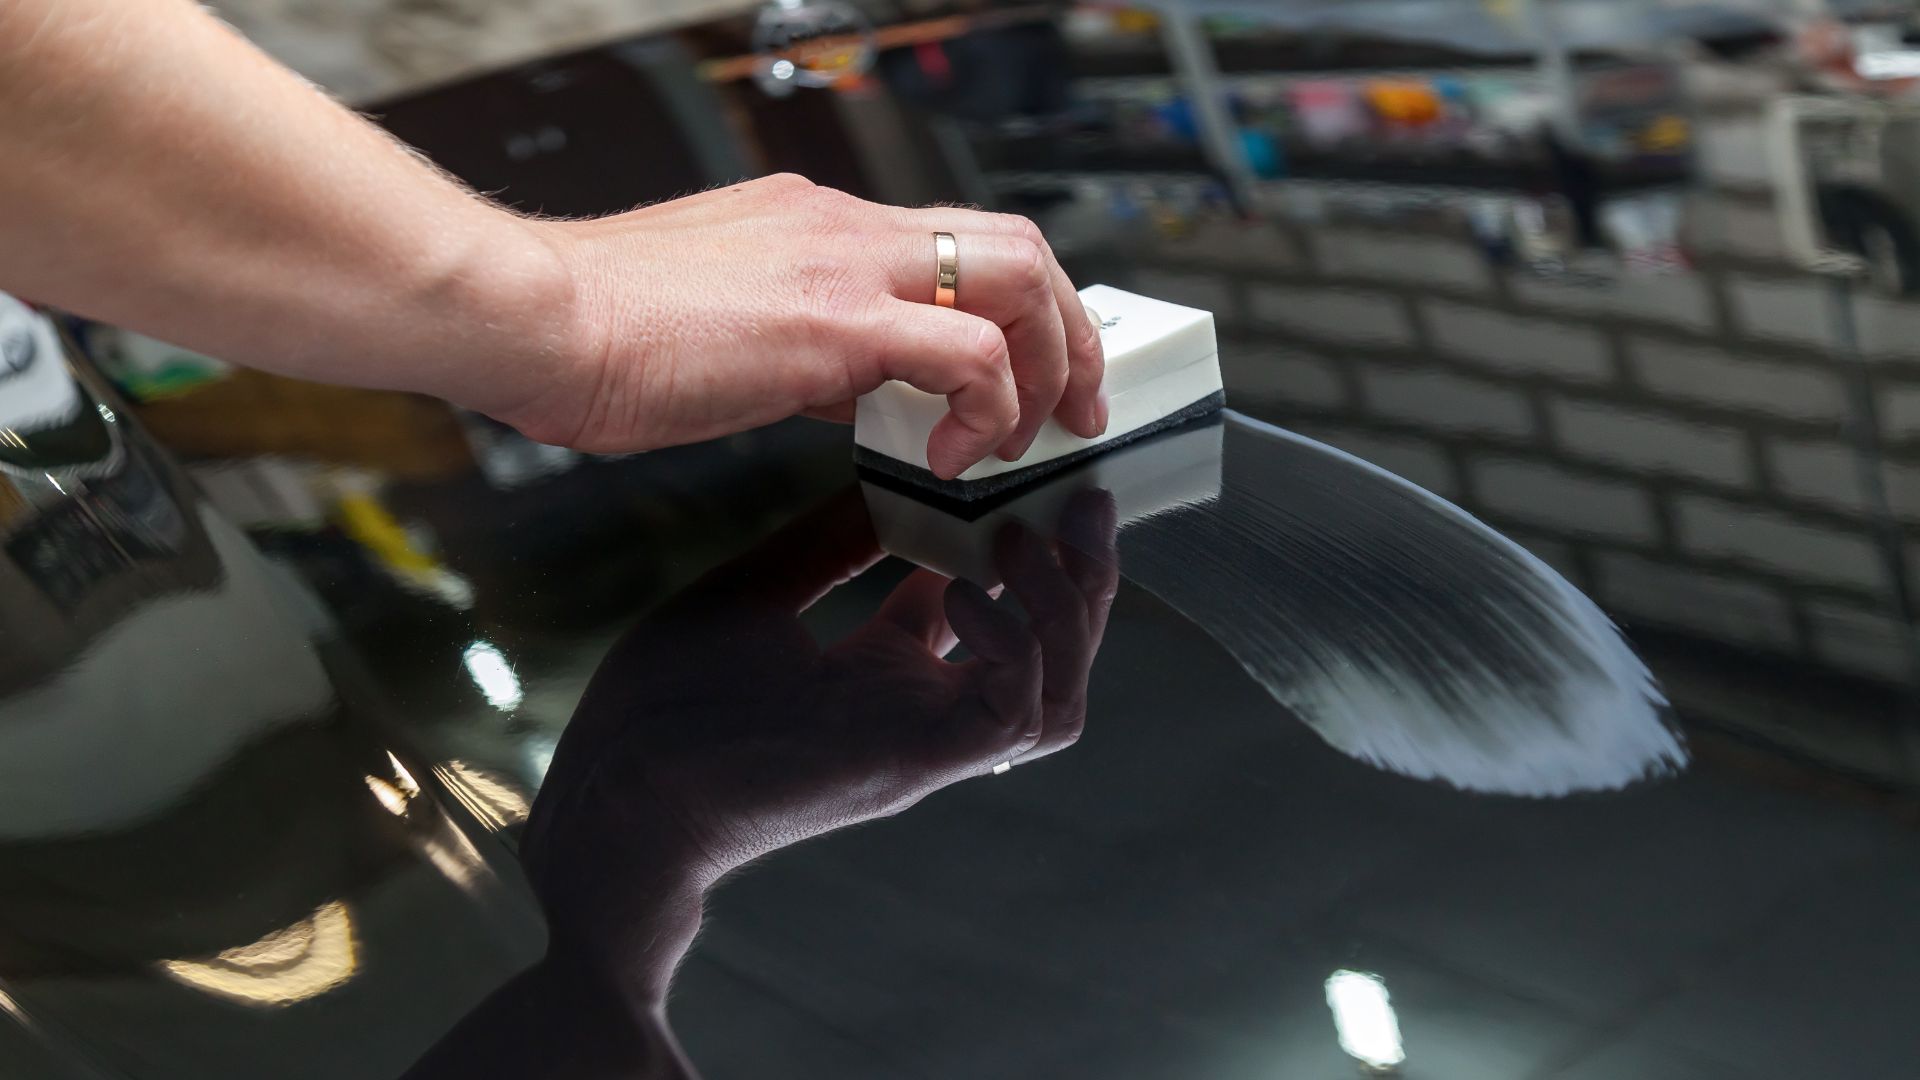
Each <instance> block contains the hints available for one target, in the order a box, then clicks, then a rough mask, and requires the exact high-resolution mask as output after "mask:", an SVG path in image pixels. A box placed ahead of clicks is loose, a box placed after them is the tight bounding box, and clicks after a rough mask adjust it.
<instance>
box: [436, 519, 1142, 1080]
mask: <svg viewBox="0 0 1920 1080" xmlns="http://www.w3.org/2000/svg"><path fill="white" fill-rule="evenodd" d="M1116 528H1117V525H1116V523H1115V513H1114V506H1113V500H1112V497H1111V496H1109V495H1108V494H1107V493H1106V492H1103V491H1088V492H1083V493H1081V494H1080V495H1079V496H1076V498H1075V500H1074V501H1073V502H1071V503H1069V504H1068V507H1067V510H1066V512H1065V513H1064V515H1063V519H1062V521H1061V523H1060V534H1061V537H1062V539H1061V541H1060V542H1058V543H1055V544H1048V543H1046V542H1044V541H1042V540H1041V539H1040V538H1039V537H1037V536H1035V535H1034V534H1033V533H1032V532H1031V531H1029V530H1026V529H1024V528H1021V527H1018V526H1016V527H1014V528H1013V529H1011V530H1010V531H1008V532H1006V533H1004V534H1002V535H1001V536H1000V537H999V542H998V545H997V550H996V552H995V559H996V562H997V564H998V566H999V568H1000V571H1001V574H1002V576H1003V578H1004V580H1005V587H1006V589H1007V590H1008V591H1010V592H1011V593H1012V594H1013V595H1014V597H1015V598H1016V599H1018V600H1019V602H1020V606H1021V607H1022V608H1023V609H1024V611H1025V617H1024V618H1023V617H1021V616H1019V615H1015V614H1014V613H1013V612H1012V611H1009V610H1007V609H1006V608H1004V607H1002V606H1000V605H999V604H996V603H995V602H994V601H993V600H992V599H991V598H990V597H989V596H988V595H987V593H986V592H984V591H983V590H982V589H981V588H980V587H979V586H977V585H972V584H968V583H965V582H950V581H948V580H947V579H946V578H944V577H940V576H938V575H936V574H933V573H930V572H928V571H925V570H919V571H915V572H914V573H912V574H910V575H908V577H907V579H906V580H905V581H903V582H901V584H900V585H899V586H898V587H896V588H895V589H894V590H893V592H892V593H891V594H890V595H889V596H888V597H887V598H886V600H885V601H884V602H883V603H882V604H881V605H880V608H879V610H878V611H877V612H875V613H874V615H873V617H872V618H870V619H868V620H867V621H866V622H865V623H863V624H861V625H860V626H859V627H858V628H857V629H855V630H854V631H853V632H852V633H850V634H848V635H847V636H846V637H844V638H842V639H841V640H840V641H838V642H836V643H835V644H832V645H829V646H826V647H824V648H823V647H821V646H820V645H819V644H818V643H816V642H815V641H814V639H813V636H812V635H811V634H809V633H808V632H807V629H806V627H805V626H804V625H803V624H802V622H801V619H800V616H801V613H803V612H804V611H806V610H807V608H809V607H810V606H812V605H813V603H814V602H815V601H817V600H819V599H820V598H821V597H823V596H825V595H826V594H827V593H829V592H831V591H832V590H833V589H834V588H836V587H837V586H839V585H841V584H844V583H845V582H847V581H848V580H849V579H851V578H853V577H855V576H857V575H859V574H860V573H861V572H862V571H864V570H866V569H867V568H868V567H870V566H872V565H873V564H874V563H875V562H877V561H879V559H880V554H881V553H880V547H879V543H878V541H877V540H876V539H875V538H874V534H873V528H872V525H871V524H870V523H869V521H868V519H867V514H866V510H865V508H864V507H863V506H862V505H861V501H860V498H859V495H858V492H857V491H850V492H848V493H847V494H846V495H843V496H839V497H836V498H835V499H833V500H831V501H830V502H828V503H827V504H826V505H824V506H822V507H821V508H819V509H818V510H816V511H814V512H813V513H811V514H809V515H807V516H806V517H804V518H802V519H800V520H799V521H797V522H795V523H794V524H792V525H790V526H788V527H787V528H786V529H784V530H783V531H781V532H780V533H779V534H777V535H775V536H774V537H772V538H771V539H770V540H768V541H767V542H766V543H764V544H762V545H761V546H760V547H758V548H756V549H755V550H753V551H751V552H749V553H748V554H746V555H744V556H742V557H740V558H739V559H736V560H734V561H733V562H731V563H729V564H727V565H726V566H723V567H721V568H719V569H718V570H715V571H714V572H712V573H711V574H708V575H707V576H706V577H705V578H702V579H701V580H700V581H699V582H697V583H695V584H694V586H693V587H692V588H690V589H688V590H687V591H686V592H684V593H681V594H680V595H679V596H677V597H675V598H674V599H672V600H670V601H668V602H667V603H666V605H665V606H663V607H662V608H661V609H660V610H659V611H657V612H655V613H654V614H653V615H651V616H649V617H648V618H647V619H646V620H645V621H644V622H642V623H641V624H640V625H639V626H637V627H635V628H634V629H633V630H632V631H631V632H630V633H628V634H627V635H626V637H624V638H622V639H621V640H620V642H619V643H618V644H616V645H615V646H614V648H613V650H612V651H611V652H610V653H608V655H607V657H606V659H605V660H604V661H602V663H601V665H600V669H599V671H597V672H596V673H595V674H594V677H593V681H592V682H591V683H590V684H589V685H588V687H587V692H586V694H585V695H584V696H583V697H582V698H581V700H580V707H579V709H578V710H577V711H576V712H575V714H574V718H573V722H572V723H571V724H570V725H568V727H567V731H566V734H565V735H564V736H563V737H562V738H561V740H560V746H559V748H558V749H557V751H556V752H555V754H554V759H553V765H552V767H551V768H550V769H549V770H548V773H547V779H546V783H545V784H544V785H543V786H542V788H541V790H540V796H539V798H538V799H537V800H536V801H535V803H534V808H533V816H532V817H531V819H530V820H529V821H528V822H527V831H526V833H525V835H524V836H523V838H522V841H521V855H522V858H523V859H524V861H525V864H526V867H527V874H528V876H529V878H530V879H531V880H532V882H533V885H534V888H535V890H536V891H537V892H538V893H539V894H540V899H541V902H542V903H543V904H544V905H545V907H546V910H547V921H548V926H549V929H550V931H551V933H550V941H549V944H548V949H547V956H546V959H545V960H543V961H542V962H541V963H540V964H538V965H536V966H535V967H533V968H531V969H529V970H528V971H526V972H524V973H522V974H521V975H520V976H519V977H517V978H516V979H515V980H514V981H512V982H510V983H508V984H507V985H506V986H504V987H502V988H501V989H499V990H498V991H496V992H495V993H494V994H493V995H492V996H491V997H489V998H488V999H487V1001H486V1002H485V1003H484V1004H483V1005H481V1006H480V1008H478V1009H476V1010H474V1011H473V1012H472V1013H470V1014H468V1016H467V1017H466V1018H465V1019H463V1020H462V1021H461V1022H460V1023H459V1024H458V1025H457V1026H456V1027H455V1028H454V1029H453V1030H452V1031H451V1032H449V1033H448V1034H447V1035H446V1036H445V1037H444V1038H442V1039H441V1040H440V1042H439V1043H438V1044H437V1045H435V1046H434V1047H433V1049H431V1050H430V1051H428V1053H427V1054H426V1055H425V1056H424V1057H422V1058H421V1059H420V1060H419V1061H418V1062H416V1063H415V1065H414V1067H413V1069H412V1070H411V1071H410V1072H409V1073H408V1080H437V1078H439V1077H456V1076H458V1077H465V1076H473V1075H476V1074H478V1075H487V1076H519V1075H540V1076H559V1077H602V1076H606V1077H612V1076H620V1077H629V1078H647V1080H685V1078H689V1077H692V1076H693V1075H694V1072H693V1067H692V1066H691V1065H690V1064H689V1063H688V1062H687V1061H686V1059H685V1057H684V1056H683V1055H682V1054H681V1052H680V1049H679V1047H678V1045H677V1044H676V1043H675V1041H674V1038H673V1034H672V1032H671V1031H670V1030H669V1029H668V1028H667V1026H666V1018H665V1014H664V1002H665V1000H666V994H667V988H668V983H669V981H670V979H671V978H672V973H673V969H674V966H675V965H676V964H677V963H678V962H679V960H680V956H681V954H682V953H684V952H685V951H686V949H687V947H688V945H690V944H691V943H692V941H693V937H694V934H695V933H696V932H697V931H698V930H699V927H700V903H701V898H702V895H703V894H704V893H705V891H706V889H707V888H708V887H709V886H710V885H712V884H713V882H714V881H715V880H716V879H717V878H719V876H720V875H721V874H724V873H725V872H726V871H728V870H730V869H732V868H734V867H736V866H739V865H741V864H742V863H744V862H746V861H747V860H749V859H752V858H754V857H755V856H757V855H761V854H764V853H766V852H769V851H772V850H774V849H776V848H780V847H784V846H785V845H787V844H792V843H797V842H798V841H801V840H804V839H806V838H808V837H810V836H817V835H819V834H820V833H823V832H827V831H829V830H831V829H836V828H839V827H840V826H843V825H849V824H852V823H854V822H857V821H863V820H866V819H869V818H873V817H877V816H880V815H883V814H889V813H893V812H896V811H898V810H901V809H904V808H905V807H907V806H910V805H912V804H913V803H915V802H917V801H918V800H920V799H921V798H923V797H925V796H926V795H928V794H929V793H931V792H933V791H936V790H938V789H939V788H941V787H943V786H945V785H947V784H950V783H952V782H954V781H955V780H959V779H961V778H963V777H967V776H973V775H976V774H978V773H981V772H985V771H987V770H989V769H991V768H992V767H993V766H994V765H996V764H998V763H999V762H1002V761H1007V760H1010V759H1012V758H1015V757H1018V758H1019V759H1020V760H1021V761H1022V762H1026V761H1031V760H1033V759H1035V758H1038V757H1041V756H1043V755H1045V754H1049V753H1052V752H1053V751H1055V750H1059V749H1061V748H1063V747H1066V746H1068V745H1071V744H1072V743H1073V741H1074V740H1075V739H1077V738H1079V736H1080V730H1081V727H1082V725H1083V724H1084V722H1085V719H1086V692H1087V673H1088V669H1089V668H1090V667H1091V666H1092V664H1093V656H1094V653H1095V652H1096V651H1097V650H1098V649H1099V647H1100V639H1101V636H1102V635H1103V634H1104V633H1105V631H1106V623H1107V610H1108V608H1109V607H1110V606H1111V605H1112V603H1113V595H1114V589H1115V588H1116V586H1117V584H1118V580H1119V578H1118V575H1119V570H1118V561H1117V559H1116V557H1115V554H1114V533H1115V530H1116ZM956 642H957V643H962V644H965V645H966V647H967V649H968V650H969V652H971V653H972V657H971V658H970V659H967V660H963V661H960V662H957V663H954V662H949V661H948V660H947V659H946V655H947V653H948V652H949V651H950V650H952V648H953V647H954V645H955V644H956Z"/></svg>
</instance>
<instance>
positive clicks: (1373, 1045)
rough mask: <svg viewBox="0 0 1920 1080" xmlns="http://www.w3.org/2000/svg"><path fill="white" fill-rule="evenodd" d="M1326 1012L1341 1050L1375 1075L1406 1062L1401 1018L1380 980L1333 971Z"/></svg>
mask: <svg viewBox="0 0 1920 1080" xmlns="http://www.w3.org/2000/svg"><path fill="white" fill-rule="evenodd" d="M1327 1008H1329V1009H1332V1010H1333V1027H1334V1031H1335V1032H1336V1033H1337V1034H1338V1035H1339V1037H1340V1049H1342V1050H1345V1051H1346V1052H1347V1055H1348V1056H1349V1057H1352V1058H1353V1059H1354V1060H1355V1061H1358V1062H1359V1063H1360V1064H1362V1065H1364V1066H1366V1067H1367V1068H1369V1069H1371V1070H1373V1071H1375V1072H1384V1071H1389V1070H1392V1069H1395V1068H1397V1067H1398V1066H1399V1065H1400V1063H1401V1062H1403V1061H1405V1060H1406V1059H1407V1054H1406V1050H1405V1048H1404V1047H1402V1046H1401V1044H1400V1018H1399V1017H1398V1016H1396V1015H1395V1014H1394V1011H1393V999H1392V998H1391V997H1389V996H1388V994H1387V984H1386V982H1385V980H1383V979H1381V978H1380V976H1378V975H1375V974H1373V973H1371V972H1366V971H1345V970H1342V971H1336V972H1334V973H1333V975H1332V976H1331V977H1329V978H1328V979H1327Z"/></svg>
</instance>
